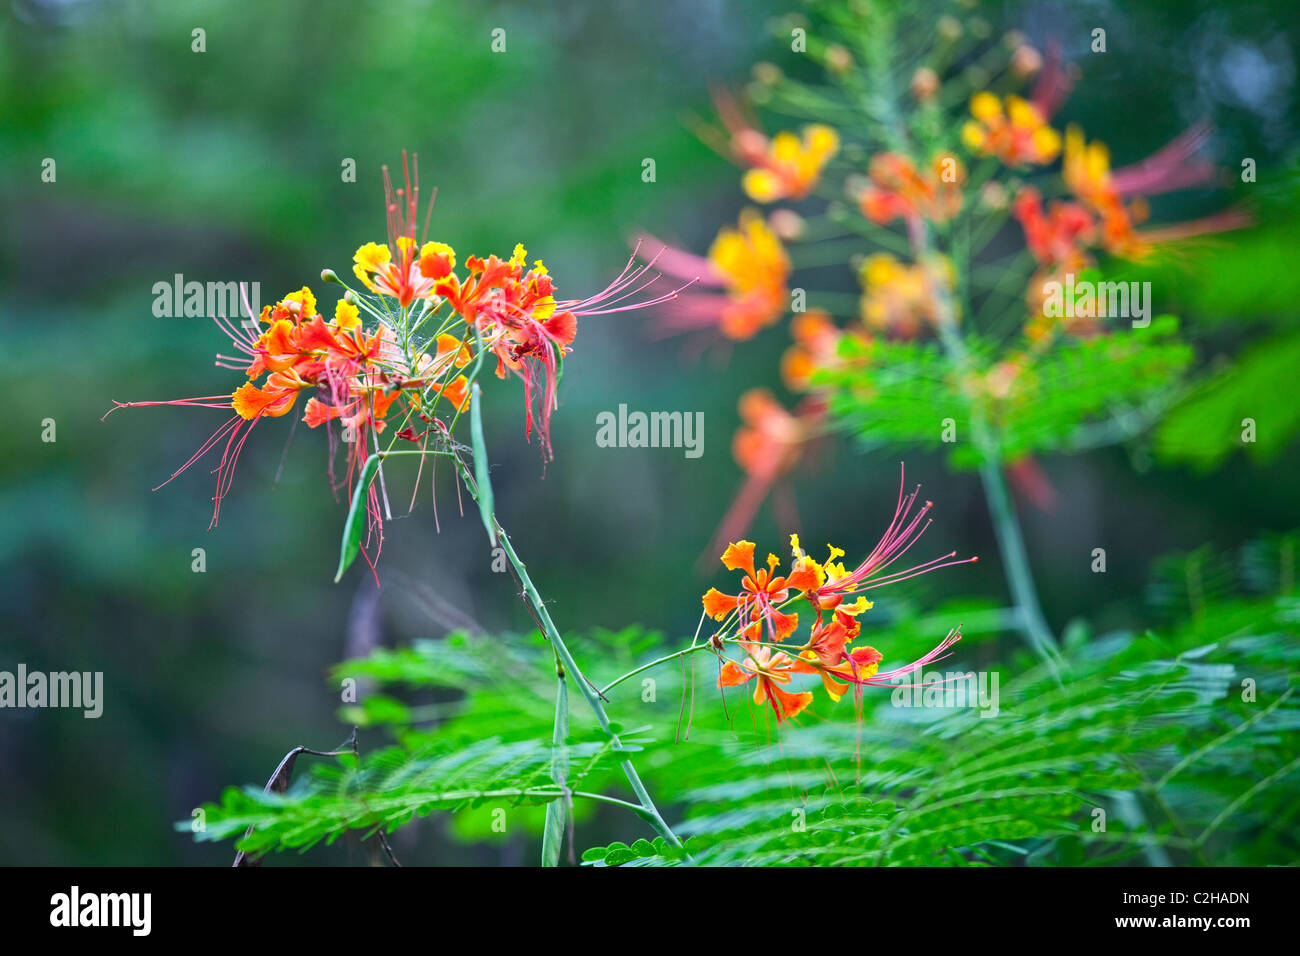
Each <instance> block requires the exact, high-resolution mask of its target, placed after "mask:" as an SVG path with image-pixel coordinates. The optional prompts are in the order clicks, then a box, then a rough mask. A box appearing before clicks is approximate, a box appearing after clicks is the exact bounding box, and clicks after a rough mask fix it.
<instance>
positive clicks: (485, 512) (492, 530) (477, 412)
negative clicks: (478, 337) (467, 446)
mask: <svg viewBox="0 0 1300 956" xmlns="http://www.w3.org/2000/svg"><path fill="white" fill-rule="evenodd" d="M469 394H470V404H469V434H470V439H471V441H472V442H473V445H474V483H475V484H477V485H478V512H479V514H480V515H482V517H483V527H485V528H487V533H488V540H490V541H491V542H492V547H494V548H495V547H496V546H497V524H496V517H495V516H494V514H493V510H492V478H491V476H490V475H489V474H488V456H487V443H486V442H484V441H483V410H482V400H481V398H480V396H481V394H482V392H481V390H480V389H479V387H478V382H475V383H474V384H473V385H471V386H470V391H469Z"/></svg>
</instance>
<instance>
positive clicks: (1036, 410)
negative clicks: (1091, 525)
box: [815, 316, 1193, 469]
mask: <svg viewBox="0 0 1300 956" xmlns="http://www.w3.org/2000/svg"><path fill="white" fill-rule="evenodd" d="M1177 331H1178V321H1177V319H1175V318H1174V317H1173V316H1160V317H1157V318H1155V319H1153V320H1152V321H1151V323H1150V325H1148V326H1146V327H1145V328H1130V329H1120V330H1116V331H1114V332H1112V333H1110V334H1108V335H1104V336H1096V337H1093V338H1070V339H1065V340H1062V341H1061V342H1059V343H1058V344H1057V345H1056V346H1055V347H1053V348H1051V349H1050V350H1048V351H1045V352H1043V353H1042V354H1039V355H1036V356H1035V357H1034V358H1033V360H1032V361H1025V362H1023V363H1020V364H1005V365H1003V366H1002V367H1000V368H999V367H997V365H996V363H997V361H998V360H997V359H996V358H995V356H996V355H997V354H998V352H997V350H996V349H995V347H994V346H992V345H991V344H984V343H981V342H980V341H979V340H977V339H973V338H972V339H971V340H970V342H969V345H970V350H971V368H969V369H966V370H962V369H958V368H955V367H954V366H953V364H952V363H951V361H950V360H949V359H948V358H947V357H946V356H945V355H944V353H943V350H942V348H941V347H940V346H939V345H938V344H937V343H935V342H932V341H916V342H908V341H871V342H864V341H862V340H858V339H854V338H851V337H846V338H845V339H844V340H843V342H842V344H841V346H840V355H839V357H840V362H839V363H837V364H836V365H835V367H833V368H830V369H827V370H824V371H820V372H818V373H817V376H816V378H815V382H816V384H817V385H819V386H824V387H826V388H828V389H829V390H830V394H831V417H832V419H833V420H834V421H835V422H836V423H837V424H838V425H839V426H840V427H843V428H845V429H847V430H849V431H850V432H852V433H853V434H854V435H855V436H857V437H858V438H859V440H860V441H861V442H862V443H863V444H864V445H865V446H867V447H872V448H877V447H898V446H906V445H910V444H919V445H923V446H929V447H943V446H944V444H945V443H946V441H947V442H951V444H948V445H947V447H949V448H950V449H951V450H950V453H949V460H950V463H951V464H952V465H953V467H955V468H962V469H972V468H976V467H978V466H979V464H980V462H981V460H982V459H983V457H984V456H985V455H987V454H989V450H981V449H980V448H979V446H978V445H977V444H976V443H973V442H972V441H970V436H971V424H972V418H973V416H974V415H976V414H978V415H980V416H981V417H982V419H983V421H984V422H985V423H986V424H987V425H988V426H989V427H990V428H991V429H992V430H993V432H994V433H996V434H997V435H998V436H999V437H998V441H997V445H996V449H994V450H993V452H994V454H995V456H996V457H997V458H1000V459H1001V460H1004V461H1015V460H1017V459H1019V458H1022V457H1024V456H1025V455H1028V454H1031V453H1034V452H1044V451H1054V450H1065V451H1070V450H1074V449H1075V448H1081V447H1089V446H1091V445H1092V444H1094V443H1095V441H1094V439H1093V438H1092V437H1091V436H1093V435H1096V434H1097V433H1098V429H1099V426H1111V427H1112V434H1113V435H1114V436H1115V437H1116V438H1123V437H1126V432H1125V428H1124V422H1125V420H1126V419H1127V418H1131V417H1134V416H1137V417H1138V418H1141V415H1142V413H1143V411H1144V409H1148V408H1151V407H1155V406H1159V405H1160V404H1161V403H1162V400H1164V399H1166V398H1167V397H1168V396H1169V395H1170V392H1171V389H1172V388H1173V387H1174V385H1175V384H1176V383H1177V382H1178V380H1179V378H1180V377H1181V376H1182V374H1183V373H1184V371H1185V370H1186V369H1187V367H1188V366H1189V365H1190V364H1191V361H1192V358H1193V355H1192V350H1191V348H1190V347H1189V346H1188V345H1186V344H1185V343H1184V342H1182V341H1180V340H1179V339H1178V338H1177V335H1176V333H1177ZM945 419H951V426H949V430H948V431H947V432H946V431H945V425H946V423H945ZM945 435H947V436H950V437H948V438H947V439H945Z"/></svg>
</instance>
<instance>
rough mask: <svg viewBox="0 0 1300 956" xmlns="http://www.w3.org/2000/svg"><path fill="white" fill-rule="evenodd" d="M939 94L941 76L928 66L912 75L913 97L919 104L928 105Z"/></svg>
mask: <svg viewBox="0 0 1300 956" xmlns="http://www.w3.org/2000/svg"><path fill="white" fill-rule="evenodd" d="M938 92H939V74H938V73H936V72H934V70H932V69H930V68H929V67H928V66H923V67H920V68H919V69H918V70H917V71H916V72H915V73H913V74H912V97H913V98H914V99H915V100H916V101H917V102H918V103H928V102H929V101H930V100H931V99H933V98H934V94H936V93H938Z"/></svg>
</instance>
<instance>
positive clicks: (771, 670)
mask: <svg viewBox="0 0 1300 956" xmlns="http://www.w3.org/2000/svg"><path fill="white" fill-rule="evenodd" d="M746 650H747V652H748V656H747V657H746V658H745V660H744V661H743V662H742V663H740V664H737V663H735V662H734V661H727V662H726V663H724V664H723V665H722V671H721V673H720V674H719V675H718V687H719V688H723V687H739V686H740V685H742V684H747V683H748V682H749V681H751V680H754V679H755V678H757V679H758V683H757V684H756V685H755V686H754V703H755V704H757V705H758V706H760V707H761V706H763V705H764V704H770V705H771V707H772V710H773V712H774V713H775V714H776V719H777V721H778V722H784V721H787V720H790V719H792V718H794V717H797V716H798V715H799V714H800V713H801V712H802V711H803V710H804V709H806V708H807V707H808V705H809V704H811V703H812V701H813V695H812V692H811V691H800V692H798V693H791V692H790V691H787V690H785V689H784V688H783V687H782V686H781V685H783V684H788V683H790V680H791V678H792V676H793V675H794V674H796V673H798V672H799V671H798V664H797V663H796V661H795V660H794V659H792V658H791V657H790V656H789V655H788V654H783V653H781V652H779V651H778V652H777V653H775V654H773V653H772V652H771V651H770V650H769V649H768V648H766V647H761V646H747V647H746Z"/></svg>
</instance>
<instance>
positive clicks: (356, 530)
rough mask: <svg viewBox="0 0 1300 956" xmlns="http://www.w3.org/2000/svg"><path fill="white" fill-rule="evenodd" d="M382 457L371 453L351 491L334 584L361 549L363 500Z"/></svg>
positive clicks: (363, 518) (363, 517) (363, 520)
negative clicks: (350, 505)
mask: <svg viewBox="0 0 1300 956" xmlns="http://www.w3.org/2000/svg"><path fill="white" fill-rule="evenodd" d="M382 457H383V456H381V455H379V454H374V455H371V456H370V457H369V458H367V459H366V463H365V464H364V465H362V466H361V476H360V477H359V478H358V479H357V486H356V488H355V489H353V491H352V507H350V508H349V509H348V520H347V522H346V523H345V524H344V525H343V541H342V542H341V543H340V545H339V569H338V571H336V572H335V573H334V583H335V584H338V582H339V581H340V580H342V578H343V572H344V571H346V570H347V569H348V567H349V566H350V565H351V564H352V562H353V561H355V560H356V559H357V552H359V551H360V550H361V528H362V526H363V525H364V524H365V515H366V509H365V506H364V504H363V502H364V501H365V500H366V494H367V492H368V491H369V490H370V483H371V482H372V481H374V480H375V474H376V472H378V471H379V462H380V460H381V459H382Z"/></svg>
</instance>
